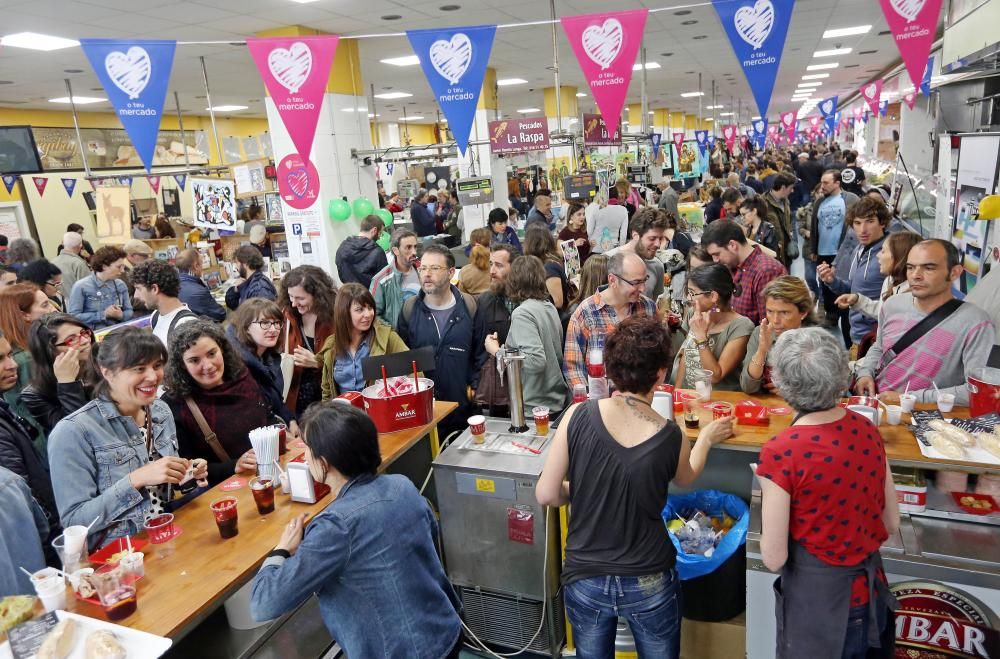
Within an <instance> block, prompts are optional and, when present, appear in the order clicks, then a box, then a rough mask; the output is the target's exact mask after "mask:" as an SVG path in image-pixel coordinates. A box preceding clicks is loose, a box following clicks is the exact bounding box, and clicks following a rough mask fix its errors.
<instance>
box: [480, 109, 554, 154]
mask: <svg viewBox="0 0 1000 659" xmlns="http://www.w3.org/2000/svg"><path fill="white" fill-rule="evenodd" d="M489 128H490V153H523V152H525V151H545V150H546V149H548V148H549V122H548V119H546V118H545V117H527V118H522V119H504V120H503V121H491V122H490V124H489Z"/></svg>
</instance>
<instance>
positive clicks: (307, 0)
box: [292, 0, 317, 5]
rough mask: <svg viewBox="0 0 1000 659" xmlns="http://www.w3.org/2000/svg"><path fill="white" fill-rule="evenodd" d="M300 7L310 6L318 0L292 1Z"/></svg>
mask: <svg viewBox="0 0 1000 659" xmlns="http://www.w3.org/2000/svg"><path fill="white" fill-rule="evenodd" d="M292 2H296V3H298V4H300V5H308V4H309V3H310V2H317V0H292Z"/></svg>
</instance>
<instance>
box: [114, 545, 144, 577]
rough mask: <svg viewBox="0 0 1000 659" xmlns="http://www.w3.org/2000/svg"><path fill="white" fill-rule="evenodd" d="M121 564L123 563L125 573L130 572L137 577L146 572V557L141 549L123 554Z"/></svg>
mask: <svg viewBox="0 0 1000 659" xmlns="http://www.w3.org/2000/svg"><path fill="white" fill-rule="evenodd" d="M119 565H121V567H122V570H124V571H125V574H130V575H132V576H133V577H135V578H136V579H139V578H141V577H143V576H144V575H145V574H146V568H145V557H144V556H143V554H142V552H141V551H133V552H132V553H131V554H125V555H124V556H122V559H121V561H119Z"/></svg>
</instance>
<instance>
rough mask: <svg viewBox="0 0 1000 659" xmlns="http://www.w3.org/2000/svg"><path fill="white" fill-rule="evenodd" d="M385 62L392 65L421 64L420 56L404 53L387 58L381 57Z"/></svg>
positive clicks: (381, 60)
mask: <svg viewBox="0 0 1000 659" xmlns="http://www.w3.org/2000/svg"><path fill="white" fill-rule="evenodd" d="M379 61H380V62H382V63H383V64H391V65H392V66H416V65H417V64H420V58H419V57H417V56H416V55H404V56H403V57H387V58H385V59H380V60H379Z"/></svg>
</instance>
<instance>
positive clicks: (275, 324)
mask: <svg viewBox="0 0 1000 659" xmlns="http://www.w3.org/2000/svg"><path fill="white" fill-rule="evenodd" d="M250 324H251V325H260V328H261V329H262V330H269V329H280V328H281V321H280V320H255V321H252V322H251V323H250Z"/></svg>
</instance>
